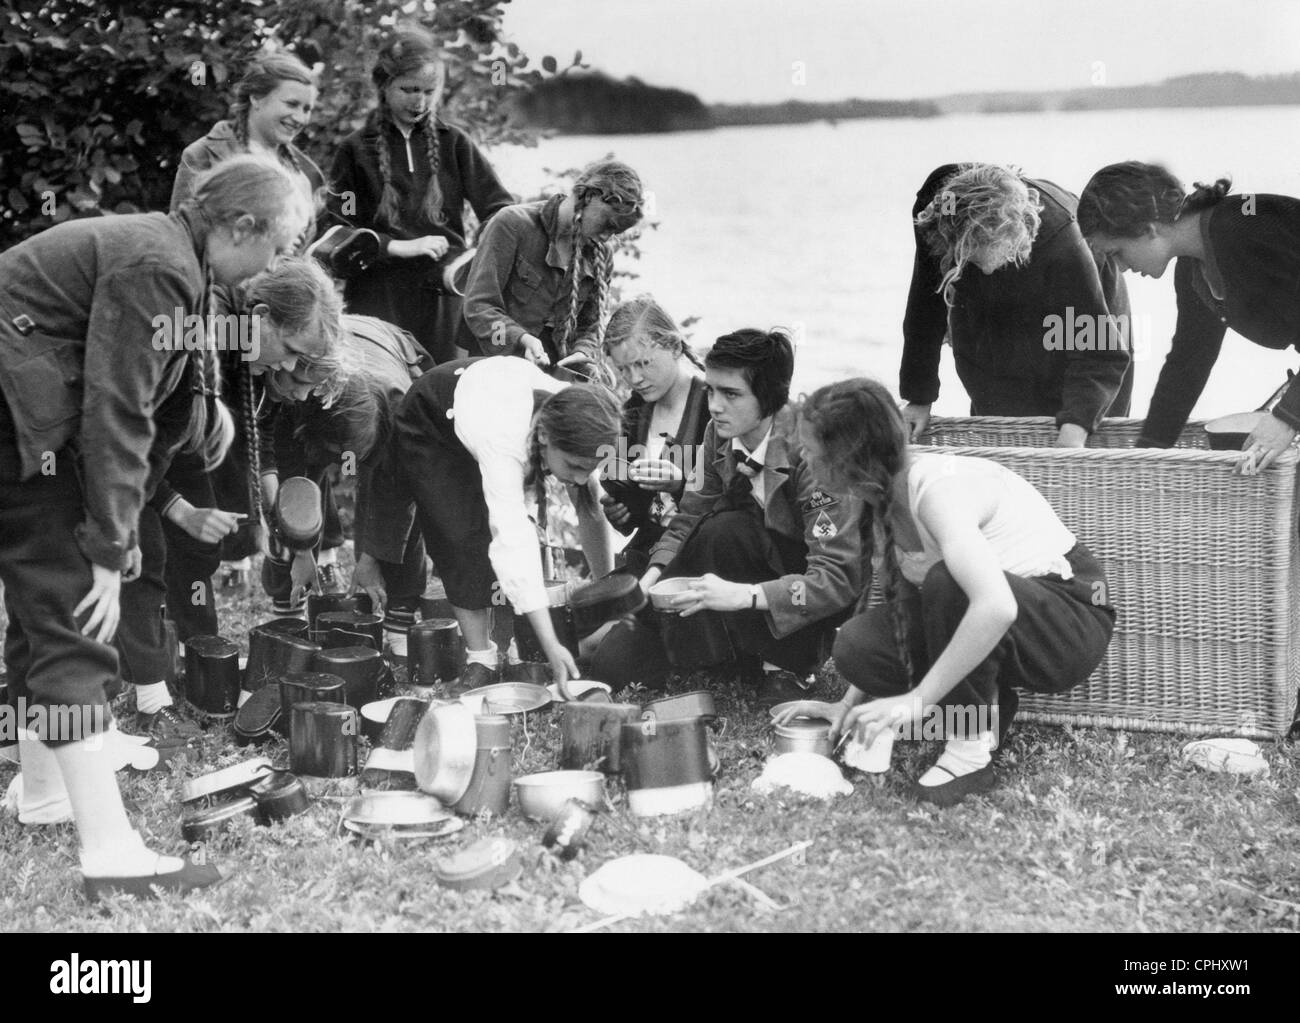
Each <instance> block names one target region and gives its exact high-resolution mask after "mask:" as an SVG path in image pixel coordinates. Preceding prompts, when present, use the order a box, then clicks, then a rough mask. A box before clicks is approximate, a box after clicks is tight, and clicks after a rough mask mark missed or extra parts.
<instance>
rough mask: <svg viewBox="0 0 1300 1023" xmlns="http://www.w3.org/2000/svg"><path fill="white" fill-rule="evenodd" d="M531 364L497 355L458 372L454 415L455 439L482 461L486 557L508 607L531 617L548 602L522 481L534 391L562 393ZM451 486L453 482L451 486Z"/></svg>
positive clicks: (560, 387) (558, 384)
mask: <svg viewBox="0 0 1300 1023" xmlns="http://www.w3.org/2000/svg"><path fill="white" fill-rule="evenodd" d="M567 386H568V384H566V383H564V382H563V381H560V380H556V379H555V378H554V377H549V376H547V375H546V374H545V373H543V372H542V371H541V370H540V369H538V368H537V367H536V366H534V365H533V364H532V363H531V362H529V361H528V360H527V359H520V358H515V357H514V356H509V355H505V356H496V357H493V358H490V359H483V360H482V361H481V362H475V363H472V364H471V365H469V366H468V367H466V368H465V369H464V370H461V371H460V381H459V382H458V383H457V384H456V394H455V398H454V400H453V408H452V417H453V418H454V419H455V426H456V436H457V437H459V438H460V441H461V443H462V444H464V445H465V449H466V450H467V451H468V452H469V453H470V454H471V455H472V456H473V458H474V461H476V462H478V468H479V473H480V474H481V475H482V477H483V497H484V499H485V500H486V501H487V508H488V525H489V527H490V528H491V530H492V543H491V544H490V546H489V547H488V557H489V558H490V559H491V561H492V570H493V571H494V572H496V576H497V582H498V583H500V585H501V591H502V593H504V594H505V597H506V599H507V600H509V601H510V604H511V606H512V607H513V608H514V609H515V611H516V612H518V613H519V614H527V613H528V612H529V611H536V610H538V609H539V608H544V607H546V605H547V601H546V591H545V589H544V587H543V585H542V559H541V555H540V553H539V549H538V539H537V528H536V526H535V525H534V524H533V522H532V521H531V520H530V519H529V517H528V497H527V495H526V494H525V492H524V489H525V488H524V480H525V478H526V477H527V475H528V434H529V429H530V427H531V425H532V421H533V392H534V391H549V392H551V393H552V394H554V393H556V392H558V391H562V390H564V388H565V387H567ZM449 485H452V486H454V485H455V483H454V481H449Z"/></svg>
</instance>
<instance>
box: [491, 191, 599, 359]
mask: <svg viewBox="0 0 1300 1023" xmlns="http://www.w3.org/2000/svg"><path fill="white" fill-rule="evenodd" d="M563 201H564V196H562V195H555V196H552V197H551V198H549V199H546V200H543V201H541V202H531V203H524V204H522V205H519V206H510V207H507V208H506V209H504V210H502V211H501V212H500V213H498V214H497V215H496V216H495V217H493V218H492V221H491V223H489V224H488V226H487V227H486V228H485V229H484V231H483V234H482V235H481V236H480V238H479V243H478V253H477V254H476V255H475V256H474V263H473V266H472V268H471V269H470V276H469V280H468V282H467V283H466V285H465V323H466V324H467V325H468V326H469V330H470V333H471V334H472V335H473V337H474V341H475V342H476V344H477V346H478V351H479V352H480V353H481V354H483V355H522V354H523V349H522V348H521V347H520V346H519V339H520V338H522V337H523V336H524V335H525V334H532V335H533V336H534V337H536V338H538V339H539V340H540V341H542V342H544V343H547V344H548V345H550V344H551V343H552V338H553V335H554V333H555V332H556V331H562V330H563V329H564V325H565V324H566V323H567V322H568V318H569V301H570V297H571V291H572V286H571V282H570V279H569V276H568V273H567V272H566V270H567V266H568V264H567V263H566V262H565V261H564V260H563V259H561V258H560V254H559V252H558V250H557V249H556V241H557V240H558V238H559V226H558V220H559V209H560V204H561V203H562V202H563ZM578 302H579V309H578V327H577V334H578V336H577V339H576V341H575V342H574V343H573V344H572V345H571V346H570V354H572V353H573V352H578V351H584V352H586V353H588V354H589V355H591V356H592V357H593V358H595V357H597V356H598V355H599V350H598V349H599V345H598V343H597V341H596V331H597V329H598V321H599V318H600V308H599V301H598V289H597V286H596V279H595V277H594V276H593V275H592V273H591V267H590V265H589V263H588V262H587V261H584V262H583V273H582V278H581V279H580V281H579V282H578Z"/></svg>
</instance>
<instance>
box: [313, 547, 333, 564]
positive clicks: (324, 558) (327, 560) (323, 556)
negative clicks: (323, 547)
mask: <svg viewBox="0 0 1300 1023" xmlns="http://www.w3.org/2000/svg"><path fill="white" fill-rule="evenodd" d="M338 560H339V549H338V548H337V547H331V548H330V549H329V550H327V551H321V552H320V556H319V557H317V559H316V564H317V565H322V566H324V565H335V564H337V563H338Z"/></svg>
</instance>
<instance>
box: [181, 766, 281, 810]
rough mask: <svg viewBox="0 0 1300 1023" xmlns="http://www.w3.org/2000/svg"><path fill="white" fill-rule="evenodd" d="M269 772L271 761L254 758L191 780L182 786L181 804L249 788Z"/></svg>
mask: <svg viewBox="0 0 1300 1023" xmlns="http://www.w3.org/2000/svg"><path fill="white" fill-rule="evenodd" d="M269 770H271V761H270V760H268V759H267V758H266V757H253V758H252V759H251V760H245V761H243V763H239V764H232V765H231V766H230V767H224V768H222V769H221V770H220V771H213V772H212V773H211V774H205V775H202V776H200V777H198V778H191V779H190V780H189V781H187V782H186V783H185V784H184V785H182V786H181V802H182V803H192V802H194V801H195V800H198V799H203V798H204V797H205V796H215V795H219V794H220V793H222V792H233V791H234V790H236V789H242V788H247V787H248V786H249V785H252V784H253V782H255V781H257V780H258V779H259V778H261V777H262V775H263V774H265V773H266V772H267V771H269Z"/></svg>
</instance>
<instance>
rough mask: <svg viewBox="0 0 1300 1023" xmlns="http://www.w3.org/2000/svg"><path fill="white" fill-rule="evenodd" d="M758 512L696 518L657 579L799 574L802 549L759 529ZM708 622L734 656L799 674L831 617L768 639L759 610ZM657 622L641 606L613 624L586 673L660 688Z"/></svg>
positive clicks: (810, 664) (743, 579)
mask: <svg viewBox="0 0 1300 1023" xmlns="http://www.w3.org/2000/svg"><path fill="white" fill-rule="evenodd" d="M758 511H759V509H758V505H757V504H754V505H753V508H752V509H748V508H747V509H745V510H738V511H723V512H718V513H716V514H713V515H709V516H707V517H705V518H703V519H702V520H701V521H700V522H699V524H698V525H697V526H696V528H695V530H694V531H693V532H692V533H691V534H690V536H688V537H687V539H686V542H685V543H683V544H682V546H681V549H680V550H679V551H678V552H677V557H676V558H674V559H673V561H672V562H671V563H670V564H669V565H668V567H667V568H666V569H665V570H664V574H663V576H662V578H665V579H670V578H673V577H674V576H698V575H704V574H705V573H707V572H712V573H714V574H715V575H718V576H720V577H721V578H723V579H726V580H727V581H728V582H736V583H761V582H766V581H767V580H770V579H775V578H778V577H779V576H782V575H787V574H791V573H798V572H802V571H804V569H805V568H806V567H807V551H806V550H805V549H804V547H803V545H802V544H799V543H794V542H792V541H790V540H789V539H788V538H786V537H782V536H779V535H776V534H773V533H771V532H770V531H769V530H767V529H766V528H764V526H763V522H762V520H761V518H760V517H759V515H758V514H757V512H758ZM715 620H716V621H717V622H718V623H719V624H720V626H721V627H722V628H724V629H725V630H726V634H727V637H728V639H729V640H730V643H731V647H732V650H733V651H734V652H735V653H736V654H739V655H741V656H747V657H749V658H752V659H757V660H762V661H770V662H771V663H772V664H775V665H777V666H778V667H781V668H785V669H787V670H789V671H793V672H795V673H796V674H799V675H804V674H807V673H808V672H809V671H811V670H812V669H813V668H814V667H815V666H816V663H817V659H818V655H819V652H820V650H821V646H822V642H823V640H824V639H825V638H826V636H827V635H828V634H829V633H830V632H831V631H832V630H833V629H834V627H835V625H836V621H835V620H823V621H820V622H814V623H813V624H812V625H809V626H807V627H805V628H803V629H799V630H798V631H797V632H793V633H791V634H790V635H788V636H782V637H779V638H778V637H776V636H774V635H772V630H771V629H770V628H768V625H767V615H766V613H765V612H762V611H732V612H726V613H722V614H717V615H716V619H715ZM664 624H665V620H664V618H663V617H661V613H660V612H658V611H655V610H653V609H649V608H648V609H647V610H645V611H643V612H642V613H641V614H640V615H638V616H637V618H636V620H635V621H634V622H633V623H620V624H618V625H616V626H614V628H613V629H611V630H610V631H609V634H608V635H607V636H606V637H605V640H604V641H603V642H602V643H601V645H600V647H599V649H597V651H596V653H595V654H594V655H593V656H592V660H591V665H590V666H589V668H588V670H587V674H588V675H589V676H590V677H591V678H593V679H597V680H600V681H603V682H608V683H610V684H611V685H616V686H621V685H626V684H628V683H632V682H639V683H641V684H642V685H657V684H661V683H662V681H663V679H664V678H665V677H666V676H667V674H668V673H669V672H670V671H671V664H670V661H669V656H668V652H667V650H666V649H665V636H664V628H663V626H664ZM668 624H670V626H671V624H672V623H668ZM669 632H670V633H671V627H670V629H669ZM669 641H671V639H670V640H669Z"/></svg>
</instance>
